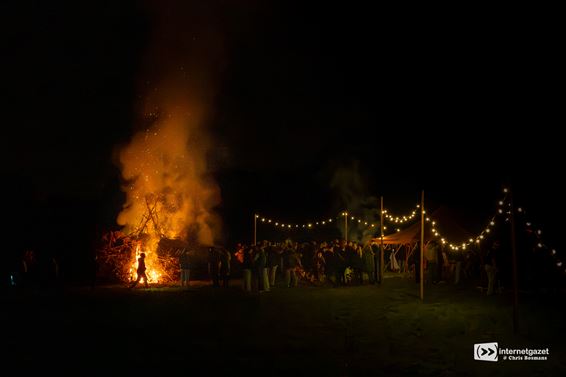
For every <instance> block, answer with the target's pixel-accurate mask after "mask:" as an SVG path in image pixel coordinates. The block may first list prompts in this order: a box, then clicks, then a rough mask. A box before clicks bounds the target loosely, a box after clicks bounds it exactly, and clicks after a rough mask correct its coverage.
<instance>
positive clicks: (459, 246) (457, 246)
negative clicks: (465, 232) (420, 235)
mask: <svg viewBox="0 0 566 377" xmlns="http://www.w3.org/2000/svg"><path fill="white" fill-rule="evenodd" d="M508 192H509V190H508V189H506V188H504V189H503V193H504V194H505V195H504V197H503V198H502V199H501V200H499V201H498V203H497V204H498V208H497V211H496V213H495V215H493V216H492V217H491V218H490V220H489V221H488V223H487V226H486V227H485V228H484V229H483V230H482V231H481V232H480V233H479V234H478V235H477V236H475V237H470V238H469V239H468V240H464V241H461V242H450V241H449V240H447V239H446V237H443V236H442V234H440V232H439V231H438V229H437V228H438V225H437V221H435V220H432V219H431V218H430V217H428V216H427V217H426V219H425V220H426V222H427V223H430V226H431V231H432V234H433V235H434V236H435V237H437V238H439V239H440V242H442V244H443V245H446V244H447V245H448V247H450V249H452V250H456V251H458V250H466V248H468V247H470V246H471V245H473V244H474V243H476V244H479V243H480V242H482V241H483V240H485V239H486V238H487V237H488V236H489V235H491V234H493V233H492V229H493V228H494V227H495V226H496V224H497V221H498V220H500V219H501V218H502V216H503V215H507V217H506V218H505V221H509V217H508V215H509V214H510V212H509V210H506V209H505V205H506V204H507V206H510V205H511V203H507V194H508ZM423 212H424V213H425V214H426V212H425V211H423Z"/></svg>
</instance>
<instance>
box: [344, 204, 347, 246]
mask: <svg viewBox="0 0 566 377" xmlns="http://www.w3.org/2000/svg"><path fill="white" fill-rule="evenodd" d="M344 239H345V240H346V243H348V211H344Z"/></svg>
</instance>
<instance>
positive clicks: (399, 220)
mask: <svg viewBox="0 0 566 377" xmlns="http://www.w3.org/2000/svg"><path fill="white" fill-rule="evenodd" d="M420 207H421V205H420V204H417V205H416V206H415V209H414V210H413V211H412V212H411V213H410V214H408V215H402V216H400V215H392V214H390V213H389V211H388V210H387V209H384V210H383V218H384V219H385V220H387V221H389V222H391V223H396V224H403V223H407V222H411V221H412V220H417V218H418V217H417V214H418V212H419V208H420Z"/></svg>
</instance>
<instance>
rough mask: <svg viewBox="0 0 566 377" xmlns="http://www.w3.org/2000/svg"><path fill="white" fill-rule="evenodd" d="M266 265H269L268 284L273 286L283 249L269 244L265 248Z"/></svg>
mask: <svg viewBox="0 0 566 377" xmlns="http://www.w3.org/2000/svg"><path fill="white" fill-rule="evenodd" d="M267 251H268V252H267V265H268V266H269V286H270V287H275V280H276V279H277V269H278V268H279V265H280V264H281V254H282V253H283V249H281V247H279V246H278V245H273V244H272V245H271V246H269V248H268V249H267Z"/></svg>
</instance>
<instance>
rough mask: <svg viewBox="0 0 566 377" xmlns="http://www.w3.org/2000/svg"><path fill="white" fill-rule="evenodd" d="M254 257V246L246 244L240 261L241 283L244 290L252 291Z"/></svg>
mask: <svg viewBox="0 0 566 377" xmlns="http://www.w3.org/2000/svg"><path fill="white" fill-rule="evenodd" d="M253 257H254V248H253V247H252V246H248V247H246V248H245V249H244V256H243V263H242V283H243V288H244V291H245V292H251V291H252V265H253Z"/></svg>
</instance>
